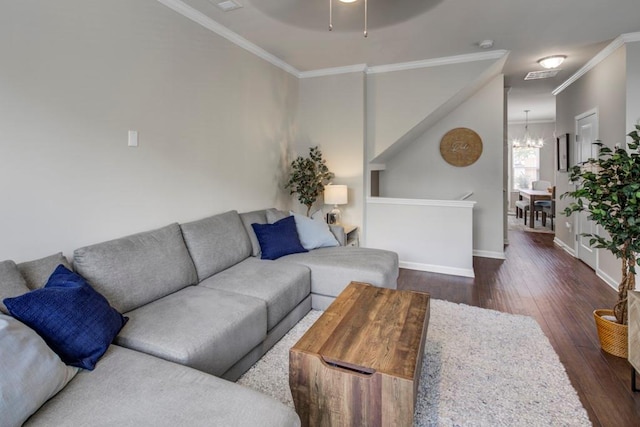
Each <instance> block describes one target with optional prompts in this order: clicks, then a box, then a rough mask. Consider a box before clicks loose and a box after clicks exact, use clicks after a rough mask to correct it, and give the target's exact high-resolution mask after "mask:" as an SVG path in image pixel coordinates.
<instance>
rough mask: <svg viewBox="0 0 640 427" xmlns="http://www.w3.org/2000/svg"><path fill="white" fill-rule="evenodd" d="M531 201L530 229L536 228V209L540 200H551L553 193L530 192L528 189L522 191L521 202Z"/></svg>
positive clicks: (545, 191) (544, 191)
mask: <svg viewBox="0 0 640 427" xmlns="http://www.w3.org/2000/svg"><path fill="white" fill-rule="evenodd" d="M522 199H529V227H530V228H534V225H535V222H534V214H535V212H534V207H535V203H536V201H538V200H551V193H550V192H548V191H547V190H529V189H527V188H521V189H520V200H522Z"/></svg>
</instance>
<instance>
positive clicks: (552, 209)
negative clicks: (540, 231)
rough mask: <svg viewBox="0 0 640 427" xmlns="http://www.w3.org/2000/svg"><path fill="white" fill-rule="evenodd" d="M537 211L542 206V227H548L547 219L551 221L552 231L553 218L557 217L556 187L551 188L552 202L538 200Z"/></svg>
mask: <svg viewBox="0 0 640 427" xmlns="http://www.w3.org/2000/svg"><path fill="white" fill-rule="evenodd" d="M535 205H536V209H537V207H538V206H540V208H541V210H542V226H543V227H546V226H547V217H549V218H550V219H551V230H554V228H553V218H555V216H556V186H555V185H554V186H553V187H551V200H538V201H537V202H536V203H535Z"/></svg>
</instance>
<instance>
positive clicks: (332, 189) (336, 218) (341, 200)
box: [324, 185, 348, 224]
mask: <svg viewBox="0 0 640 427" xmlns="http://www.w3.org/2000/svg"><path fill="white" fill-rule="evenodd" d="M347 202H348V197H347V186H346V185H327V186H325V187H324V204H325V205H333V209H332V210H331V212H329V213H328V214H327V223H329V224H339V223H340V219H341V212H340V209H338V205H346V204H347Z"/></svg>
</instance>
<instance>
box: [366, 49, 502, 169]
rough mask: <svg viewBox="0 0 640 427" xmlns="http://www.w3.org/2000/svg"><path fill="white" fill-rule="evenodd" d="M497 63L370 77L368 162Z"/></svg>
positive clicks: (405, 71)
mask: <svg viewBox="0 0 640 427" xmlns="http://www.w3.org/2000/svg"><path fill="white" fill-rule="evenodd" d="M495 63H496V60H495V59H491V60H482V61H474V62H465V63H462V64H449V65H441V66H434V67H427V68H419V69H414V70H403V71H396V72H386V73H378V74H371V75H368V76H367V121H368V123H367V138H368V140H369V143H368V144H369V150H368V159H367V160H369V161H371V160H373V159H374V158H375V157H377V156H379V155H380V154H381V153H383V152H384V151H385V150H386V149H388V148H389V147H390V146H392V145H393V144H394V143H395V142H396V141H398V139H400V138H401V137H402V136H404V135H405V134H406V133H407V132H408V131H409V130H411V129H412V128H413V127H414V126H416V125H417V124H419V123H420V122H421V121H422V120H423V119H425V117H428V116H429V115H431V114H432V113H434V111H436V110H437V109H438V108H440V107H441V106H442V105H443V104H445V103H446V102H448V101H449V100H450V99H451V98H453V97H454V96H455V95H456V94H458V93H459V92H461V91H462V90H463V88H465V87H466V86H467V85H469V84H470V83H471V82H473V81H474V80H475V79H477V78H478V76H480V75H481V74H482V73H483V72H485V71H486V70H487V69H488V68H490V67H491V66H492V65H493V64H495Z"/></svg>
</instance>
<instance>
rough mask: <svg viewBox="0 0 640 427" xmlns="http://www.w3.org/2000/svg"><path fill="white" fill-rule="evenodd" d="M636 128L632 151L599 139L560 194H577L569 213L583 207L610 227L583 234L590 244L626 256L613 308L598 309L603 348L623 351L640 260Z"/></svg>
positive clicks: (638, 140)
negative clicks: (596, 149) (592, 156)
mask: <svg viewBox="0 0 640 427" xmlns="http://www.w3.org/2000/svg"><path fill="white" fill-rule="evenodd" d="M638 131H640V126H638V125H636V130H634V131H633V132H631V133H629V134H628V136H629V137H630V138H631V139H632V142H630V143H629V144H628V150H629V151H627V150H625V149H624V148H620V147H616V148H615V149H613V150H612V149H611V148H609V147H607V146H605V145H604V144H602V143H601V142H599V141H598V142H595V143H594V144H595V145H597V146H598V147H599V153H598V157H597V158H596V159H588V160H587V161H586V162H584V163H582V164H580V165H576V166H573V167H572V168H570V170H569V179H570V180H571V181H572V182H575V183H576V189H575V190H574V191H568V192H566V193H565V194H563V195H562V197H566V196H570V197H572V198H573V199H574V201H573V202H572V203H570V204H569V206H568V207H567V208H566V209H565V210H564V213H565V215H567V216H569V215H571V214H572V213H573V212H581V211H585V212H587V213H588V215H589V216H588V218H589V219H590V220H593V221H595V222H596V223H597V224H598V225H599V226H600V227H602V229H604V230H605V231H606V232H607V235H604V236H602V235H599V234H587V233H585V234H583V236H587V237H590V240H589V244H590V245H591V246H593V247H596V248H600V249H607V250H608V251H609V252H611V253H612V254H613V255H615V256H616V257H617V258H620V259H621V260H622V280H621V281H620V285H619V287H618V300H617V302H616V304H615V306H614V307H613V310H596V311H594V318H595V320H596V324H597V327H598V335H599V337H600V343H601V345H602V349H603V350H605V351H607V352H608V353H611V354H614V355H616V356H620V357H627V338H628V337H627V293H628V291H630V290H633V289H634V288H635V273H636V269H635V267H636V264H638V265H640V261H639V260H638V253H639V252H640V154H638V152H637V150H638V147H639V146H640V136H639V135H638ZM611 315H613V316H615V318H614V317H613V316H611ZM603 316H606V317H604V318H603Z"/></svg>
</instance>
